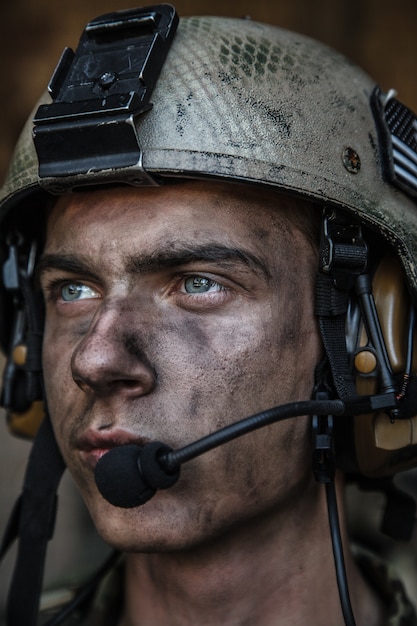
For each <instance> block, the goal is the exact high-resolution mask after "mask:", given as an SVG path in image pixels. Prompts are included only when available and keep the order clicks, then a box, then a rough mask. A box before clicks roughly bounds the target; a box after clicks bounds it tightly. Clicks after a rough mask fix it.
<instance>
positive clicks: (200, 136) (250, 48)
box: [0, 17, 417, 294]
mask: <svg viewBox="0 0 417 626" xmlns="http://www.w3.org/2000/svg"><path fill="white" fill-rule="evenodd" d="M374 88H375V83H374V81H372V80H371V79H370V78H369V77H368V76H367V75H366V74H364V73H363V72H362V71H361V70H360V69H358V68H357V67H356V66H354V65H352V64H351V63H350V62H349V61H347V60H346V59H345V58H344V57H342V56H341V55H339V54H338V53H336V52H334V51H333V50H331V49H329V48H327V47H326V46H323V45H321V44H319V43H317V42H315V41H313V40H311V39H309V38H306V37H304V36H301V35H298V34H294V33H292V32H288V31H285V30H282V29H280V28H276V27H272V26H267V25H263V24H258V23H255V22H252V21H249V20H240V19H226V18H216V17H190V18H183V19H182V20H181V21H180V25H179V28H178V32H177V34H176V36H175V39H174V42H173V45H172V48H171V50H170V52H169V54H168V58H167V61H166V63H165V65H164V66H163V69H162V72H161V75H160V78H159V80H158V82H157V84H156V87H155V89H154V92H153V94H152V97H151V101H152V103H153V108H152V109H151V110H150V111H149V112H147V113H145V114H144V115H142V116H140V117H139V119H138V122H137V133H138V137H139V143H140V146H141V149H142V161H143V167H144V169H145V170H146V171H147V172H149V173H151V174H157V175H160V176H169V177H171V176H180V177H197V178H201V177H216V178H222V179H229V180H235V181H240V182H248V183H256V184H261V185H267V186H271V187H276V188H279V189H281V190H285V191H288V192H290V193H296V194H301V195H302V196H305V197H307V198H310V199H312V200H314V201H317V202H318V203H319V204H323V203H330V204H331V205H336V206H340V207H344V208H346V209H348V210H349V211H351V212H353V213H354V214H356V215H358V216H359V217H360V218H361V219H362V220H363V222H364V223H366V224H368V225H369V226H371V227H372V228H373V229H374V230H376V231H379V232H381V234H382V235H383V236H384V237H385V239H386V240H387V241H388V242H389V243H390V244H392V245H393V246H394V247H395V249H396V251H397V253H398V254H399V257H400V259H401V262H402V264H403V266H404V268H405V271H406V274H407V276H408V280H409V284H410V287H411V290H412V291H413V292H414V294H416V293H417V274H416V267H415V258H416V257H417V213H416V204H415V202H414V201H413V200H412V199H411V198H410V197H408V196H407V195H406V194H405V193H403V192H402V191H400V190H397V189H396V188H395V187H394V186H392V185H390V184H389V183H387V182H385V181H384V180H383V178H382V173H381V170H382V166H381V162H380V149H379V141H378V136H377V129H376V125H375V121H374V117H373V114H372V111H371V106H370V98H371V94H372V92H373V90H374ZM31 124H32V123H31V120H29V122H28V125H27V126H26V128H25V130H24V132H23V134H22V137H21V139H20V142H19V144H18V147H17V150H16V152H15V155H14V158H13V162H12V165H11V169H10V172H9V176H8V178H7V180H6V182H5V184H4V186H3V188H2V190H1V193H0V219H2V217H3V216H4V214H5V213H6V212H7V211H9V210H10V209H11V208H12V207H14V206H15V205H16V203H18V202H19V200H20V199H21V198H22V197H23V196H27V195H28V194H30V193H31V192H33V191H35V190H39V183H38V173H37V158H36V154H35V150H34V147H33V143H32V139H31ZM347 150H351V151H353V153H354V154H356V155H357V156H358V159H359V160H360V168H359V169H356V170H355V169H352V168H349V167H347V164H346V160H345V159H344V154H345V153H346V151H347ZM102 174H103V176H102V178H103V180H106V181H122V180H130V182H131V181H132V177H133V178H134V175H135V173H134V171H133V172H132V171H128V172H126V171H117V170H109V171H107V172H104V173H102ZM90 178H91V180H90ZM94 182H97V178H94V176H93V175H91V176H90V174H88V173H87V174H85V175H82V176H81V177H78V178H74V179H72V180H69V181H68V186H69V187H71V186H74V185H78V184H86V183H94Z"/></svg>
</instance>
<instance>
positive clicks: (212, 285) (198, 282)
mask: <svg viewBox="0 0 417 626" xmlns="http://www.w3.org/2000/svg"><path fill="white" fill-rule="evenodd" d="M184 289H185V291H186V292H187V293H194V294H198V293H207V292H209V291H221V290H222V289H223V287H222V286H221V285H219V283H216V281H214V280H211V279H210V278H207V277H206V276H188V278H186V279H185V280H184Z"/></svg>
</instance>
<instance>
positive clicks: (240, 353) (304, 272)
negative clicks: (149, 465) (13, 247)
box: [41, 183, 320, 550]
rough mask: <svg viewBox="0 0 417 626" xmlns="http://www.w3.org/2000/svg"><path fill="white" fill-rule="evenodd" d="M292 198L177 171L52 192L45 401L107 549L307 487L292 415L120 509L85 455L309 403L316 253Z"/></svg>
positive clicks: (177, 535)
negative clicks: (159, 178)
mask: <svg viewBox="0 0 417 626" xmlns="http://www.w3.org/2000/svg"><path fill="white" fill-rule="evenodd" d="M292 202H293V201H292V200H289V199H288V198H285V197H282V196H280V195H278V194H277V195H276V196H271V195H269V196H266V195H265V194H264V195H262V194H261V193H260V192H259V190H257V189H252V188H249V187H247V188H246V187H234V186H229V185H220V184H209V183H188V184H179V185H173V186H167V187H163V188H158V189H142V190H137V189H134V188H120V189H113V190H101V191H95V192H85V193H76V194H73V195H68V196H65V197H63V198H61V199H59V200H58V202H57V205H56V207H55V208H54V210H53V212H52V214H51V216H50V219H49V225H48V234H47V241H46V246H45V251H44V255H43V260H42V262H41V284H42V289H43V291H44V294H45V301H46V327H45V340H44V373H45V382H46V392H47V398H48V407H49V411H50V413H51V418H52V422H53V426H54V430H55V434H56V438H57V441H58V443H59V446H60V448H61V450H62V453H63V455H64V458H65V460H66V462H67V464H68V467H69V469H70V471H71V473H72V475H73V476H74V478H75V480H76V481H77V483H78V487H79V489H80V491H81V493H82V495H83V497H84V499H85V501H86V503H87V506H88V508H89V510H90V512H91V514H92V517H93V519H94V522H95V524H96V526H97V528H98V530H99V531H100V532H101V533H102V535H103V537H104V538H105V539H106V540H107V541H109V542H110V543H112V544H113V545H115V546H117V547H118V548H119V549H122V550H158V549H162V550H164V549H169V550H171V549H179V548H186V547H190V546H193V545H197V544H198V543H200V542H202V541H204V540H206V539H208V538H212V537H215V536H216V535H218V534H220V533H222V532H226V531H227V530H228V529H230V528H232V527H236V525H239V524H245V523H246V522H249V520H250V519H252V518H254V517H256V516H259V515H267V514H271V513H272V514H274V513H278V512H285V513H286V514H288V515H290V513H291V511H295V510H296V509H297V507H298V504H297V503H298V501H299V500H300V499H301V498H303V497H304V494H305V492H306V490H309V489H311V469H310V443H309V426H308V421H307V419H306V418H305V417H299V418H296V419H293V420H289V421H286V422H282V423H279V424H275V425H272V426H269V427H266V428H263V429H261V430H259V431H257V432H255V433H253V434H250V435H246V436H244V437H242V438H240V439H237V440H235V441H233V442H230V443H228V444H226V445H224V446H221V447H220V448H218V449H216V450H214V451H211V452H209V453H207V454H205V455H203V456H201V457H199V458H197V459H195V460H193V461H191V462H189V463H187V464H184V465H183V467H182V470H181V477H180V480H179V481H178V483H177V484H176V485H175V486H174V487H172V488H171V489H169V490H166V491H158V492H157V494H156V495H155V496H154V498H153V499H152V500H150V501H149V502H147V503H146V504H145V505H143V506H141V507H137V508H133V509H121V508H117V507H114V506H112V505H111V504H109V503H108V502H107V501H105V500H104V499H103V498H102V496H101V495H100V493H99V492H98V490H97V487H96V485H95V481H94V475H93V470H94V466H95V463H96V462H97V460H98V459H99V458H100V456H102V455H103V454H104V453H105V452H106V451H108V450H109V449H110V448H112V447H114V446H115V445H123V444H127V443H135V444H138V445H143V444H146V443H147V442H150V441H155V440H158V441H163V442H165V443H167V444H168V445H170V446H172V447H173V448H178V447H181V446H184V445H186V444H188V443H190V442H192V441H194V440H195V439H197V438H199V437H202V436H204V435H207V434H208V433H211V432H213V431H214V430H216V429H218V428H220V427H222V426H225V425H227V424H230V423H232V422H235V421H237V420H239V419H241V418H243V417H246V416H248V415H251V414H254V413H257V412H259V411H261V410H263V409H267V408H270V407H272V406H275V405H278V404H283V403H286V402H291V401H295V400H303V399H308V398H309V397H310V394H311V389H312V385H313V371H314V366H315V364H316V363H317V361H318V359H319V354H320V343H319V339H318V335H317V330H316V326H315V322H314V315H313V303H314V298H313V282H314V273H315V267H316V258H315V252H314V250H313V248H312V246H311V244H310V243H309V242H308V241H307V238H306V236H305V235H304V234H303V233H301V232H300V230H298V229H297V228H296V227H295V226H293V225H292V223H291V222H290V221H289V220H288V219H287V218H286V217H285V216H286V215H287V214H291V203H292Z"/></svg>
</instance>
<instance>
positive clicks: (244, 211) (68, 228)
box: [46, 182, 300, 253]
mask: <svg viewBox="0 0 417 626" xmlns="http://www.w3.org/2000/svg"><path fill="white" fill-rule="evenodd" d="M293 208H294V201H293V200H292V199H291V198H289V197H287V196H284V195H282V194H278V193H273V192H265V191H262V190H259V189H257V188H255V187H250V186H246V185H231V184H228V183H224V184H223V183H205V182H189V183H181V184H173V185H166V186H163V187H160V188H141V189H138V188H134V187H120V188H112V189H101V190H97V191H93V192H79V193H74V194H70V195H67V196H63V197H61V198H60V199H58V201H57V202H56V204H55V206H54V208H53V210H52V212H51V214H50V217H49V220H48V229H47V242H46V248H47V249H49V248H54V249H55V248H61V249H62V248H63V247H65V248H66V249H67V248H70V249H75V248H77V246H79V247H81V248H84V250H85V251H90V252H92V253H93V252H94V251H95V247H96V246H103V242H104V241H105V242H106V245H107V246H111V247H112V248H114V249H125V248H126V246H129V245H131V244H134V243H135V242H140V246H141V248H142V249H146V248H147V247H154V246H158V245H160V246H164V245H165V246H166V245H175V242H176V241H182V240H192V241H195V242H196V243H197V242H200V243H205V242H213V243H215V242H221V243H223V244H225V245H244V246H245V247H246V248H248V249H249V250H250V249H251V248H256V249H259V248H260V249H262V250H263V251H264V252H265V253H267V251H268V249H269V248H271V250H276V248H277V242H278V241H279V243H280V245H284V244H285V243H288V244H289V245H291V246H293V245H295V243H296V241H295V240H296V239H300V231H299V230H298V229H297V228H295V227H294V225H293V223H292V221H291V219H290V218H289V216H290V215H291V212H292V209H293ZM102 251H103V250H101V252H102Z"/></svg>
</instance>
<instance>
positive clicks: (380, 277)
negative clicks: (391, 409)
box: [353, 256, 417, 477]
mask: <svg viewBox="0 0 417 626" xmlns="http://www.w3.org/2000/svg"><path fill="white" fill-rule="evenodd" d="M372 291H373V296H374V300H375V306H376V309H377V312H378V318H379V322H380V326H381V331H382V334H383V338H384V343H385V348H386V351H387V355H388V359H389V362H390V365H391V369H392V372H393V374H394V375H395V376H396V377H398V379H399V380H401V379H402V378H403V377H404V374H405V373H406V369H407V366H406V363H407V359H408V358H409V356H410V355H408V354H407V346H408V342H407V335H408V333H409V332H410V323H412V322H410V316H409V311H410V307H411V306H412V304H411V300H410V295H409V293H408V290H407V286H406V282H405V276H404V272H403V270H402V267H401V266H400V264H399V263H398V261H397V260H396V259H395V258H394V257H392V256H385V257H384V258H383V259H382V260H381V262H380V264H379V265H378V268H377V270H376V272H375V274H374V278H373V284H372ZM411 319H412V318H411ZM411 331H412V329H411ZM360 335H361V336H360V344H359V346H358V350H357V353H356V356H358V355H361V354H362V355H363V354H364V352H365V353H366V352H368V350H369V346H368V338H367V336H366V332H365V331H363V332H361V333H360ZM370 350H371V352H370V353H372V348H371V349H370ZM363 362H364V361H363ZM360 363H361V361H360V360H358V359H355V365H356V386H357V389H358V393H359V394H365V395H366V394H374V393H376V392H377V387H378V378H377V376H378V362H377V357H376V365H375V367H374V368H370V371H366V367H364V366H361V365H360ZM358 365H359V367H358ZM410 373H412V372H410ZM400 387H401V384H399V388H400ZM353 424H354V425H353V430H354V445H355V452H356V458H357V463H358V467H359V471H360V473H361V474H363V475H365V476H368V477H381V476H390V475H392V474H395V473H397V472H398V471H401V470H405V469H408V468H410V467H414V466H416V465H417V455H416V453H415V447H414V446H415V445H416V444H417V417H407V418H405V419H396V420H395V421H393V420H392V419H390V418H389V416H388V415H386V414H385V413H377V414H370V415H360V416H356V417H355V418H354V423H353Z"/></svg>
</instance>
